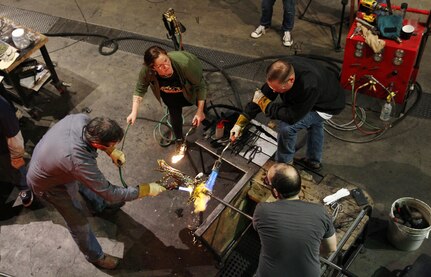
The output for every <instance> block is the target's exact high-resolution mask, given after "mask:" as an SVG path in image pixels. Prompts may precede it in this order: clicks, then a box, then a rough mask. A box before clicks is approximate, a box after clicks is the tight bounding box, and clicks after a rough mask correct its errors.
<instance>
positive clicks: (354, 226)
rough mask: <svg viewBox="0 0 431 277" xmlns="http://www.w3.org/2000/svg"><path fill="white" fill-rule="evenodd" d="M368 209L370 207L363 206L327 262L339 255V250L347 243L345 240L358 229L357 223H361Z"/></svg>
mask: <svg viewBox="0 0 431 277" xmlns="http://www.w3.org/2000/svg"><path fill="white" fill-rule="evenodd" d="M369 209H370V206H365V207H364V208H363V209H362V210H361V212H360V213H359V215H358V216H357V217H356V219H355V221H353V223H352V225H351V226H350V227H349V229H348V230H347V231H346V233H345V234H344V236H343V237H342V238H341V240H340V242H339V243H338V245H337V250H335V252H333V253H332V254H331V256H330V257H329V258H328V260H329V261H333V260H334V258H335V257H336V256H337V255H338V253H340V251H341V249H342V248H343V246H344V244H345V243H346V242H347V240H348V239H349V238H350V236H351V235H352V233H353V231H354V230H355V229H356V228H357V227H358V225H359V223H360V222H361V220H362V218H363V217H364V216H365V214H367V213H368V211H369Z"/></svg>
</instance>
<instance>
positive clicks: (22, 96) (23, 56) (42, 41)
mask: <svg viewBox="0 0 431 277" xmlns="http://www.w3.org/2000/svg"><path fill="white" fill-rule="evenodd" d="M0 19H5V18H3V17H2V18H0ZM6 20H7V21H10V20H8V19H6ZM10 22H12V21H10ZM14 25H15V26H17V25H16V24H14ZM19 27H20V28H24V29H25V30H26V31H27V32H30V33H32V34H33V35H34V37H35V38H36V41H34V42H33V43H32V44H31V45H30V46H29V47H27V48H25V49H22V50H19V52H20V55H19V56H18V58H17V59H16V60H15V62H14V63H13V64H11V65H10V66H9V67H8V68H6V69H3V70H1V74H2V75H4V76H5V78H7V79H8V80H9V81H10V82H11V84H12V85H13V87H14V89H15V91H16V92H17V94H18V96H16V95H14V94H12V93H10V94H9V96H10V97H11V98H13V99H12V100H14V101H16V102H19V103H20V104H22V105H24V107H26V108H31V105H30V98H31V97H30V95H29V94H28V93H26V92H25V91H24V89H23V88H22V87H21V85H20V78H19V76H18V67H19V65H21V64H22V63H23V62H24V61H25V60H27V59H28V58H29V57H31V55H33V54H34V53H35V52H36V51H38V50H39V51H40V53H41V54H42V57H43V59H44V62H45V65H46V68H47V69H48V70H49V71H50V73H51V77H50V80H52V82H53V84H54V86H55V88H56V89H57V90H58V91H59V92H60V93H63V92H65V87H64V86H63V84H62V82H61V81H60V80H59V78H58V75H57V72H56V71H55V67H54V64H53V63H52V61H51V58H50V56H49V53H48V50H47V49H46V46H45V45H46V43H47V42H48V38H47V37H46V36H45V35H43V34H41V33H38V32H36V31H34V30H31V29H29V28H25V27H21V26H19ZM10 43H11V44H13V42H10ZM12 46H14V45H12Z"/></svg>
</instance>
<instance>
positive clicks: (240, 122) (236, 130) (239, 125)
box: [230, 114, 249, 141]
mask: <svg viewBox="0 0 431 277" xmlns="http://www.w3.org/2000/svg"><path fill="white" fill-rule="evenodd" d="M248 122H249V120H248V119H247V117H245V116H244V115H242V114H240V115H239V117H238V119H237V120H236V123H235V125H234V126H233V128H232V129H231V130H230V139H231V140H232V141H233V140H236V139H237V138H239V137H240V136H241V135H242V131H243V130H244V127H245V126H247V124H248Z"/></svg>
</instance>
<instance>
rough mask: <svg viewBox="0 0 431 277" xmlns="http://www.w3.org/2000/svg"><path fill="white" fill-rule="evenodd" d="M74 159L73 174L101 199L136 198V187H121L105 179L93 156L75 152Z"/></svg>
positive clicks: (129, 199) (120, 199)
mask: <svg viewBox="0 0 431 277" xmlns="http://www.w3.org/2000/svg"><path fill="white" fill-rule="evenodd" d="M73 159H74V169H73V172H74V175H75V178H76V180H78V181H79V182H81V183H82V184H83V185H84V186H86V187H88V188H89V189H91V190H92V191H94V192H95V193H97V194H98V195H100V196H101V197H102V198H103V199H105V200H106V201H109V202H115V203H116V202H121V201H131V200H134V199H137V198H138V189H137V188H136V187H128V188H123V187H119V186H115V185H112V184H111V183H110V182H109V181H108V180H106V178H105V176H104V175H103V173H102V172H101V171H100V170H99V168H98V166H97V161H96V159H95V158H92V157H88V156H87V155H85V154H84V153H82V152H81V153H77V155H76V156H75V157H73Z"/></svg>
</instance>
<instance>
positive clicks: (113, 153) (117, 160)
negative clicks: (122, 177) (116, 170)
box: [105, 147, 126, 167]
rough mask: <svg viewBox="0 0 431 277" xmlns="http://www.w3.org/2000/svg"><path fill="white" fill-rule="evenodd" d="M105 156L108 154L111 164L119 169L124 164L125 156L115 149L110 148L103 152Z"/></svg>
mask: <svg viewBox="0 0 431 277" xmlns="http://www.w3.org/2000/svg"><path fill="white" fill-rule="evenodd" d="M105 152H106V154H108V156H109V157H111V159H112V162H113V163H114V164H115V165H116V166H118V167H121V166H122V165H124V164H125V163H126V156H125V155H124V153H123V152H122V151H120V150H118V149H116V148H115V147H111V148H108V149H106V150H105Z"/></svg>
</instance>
